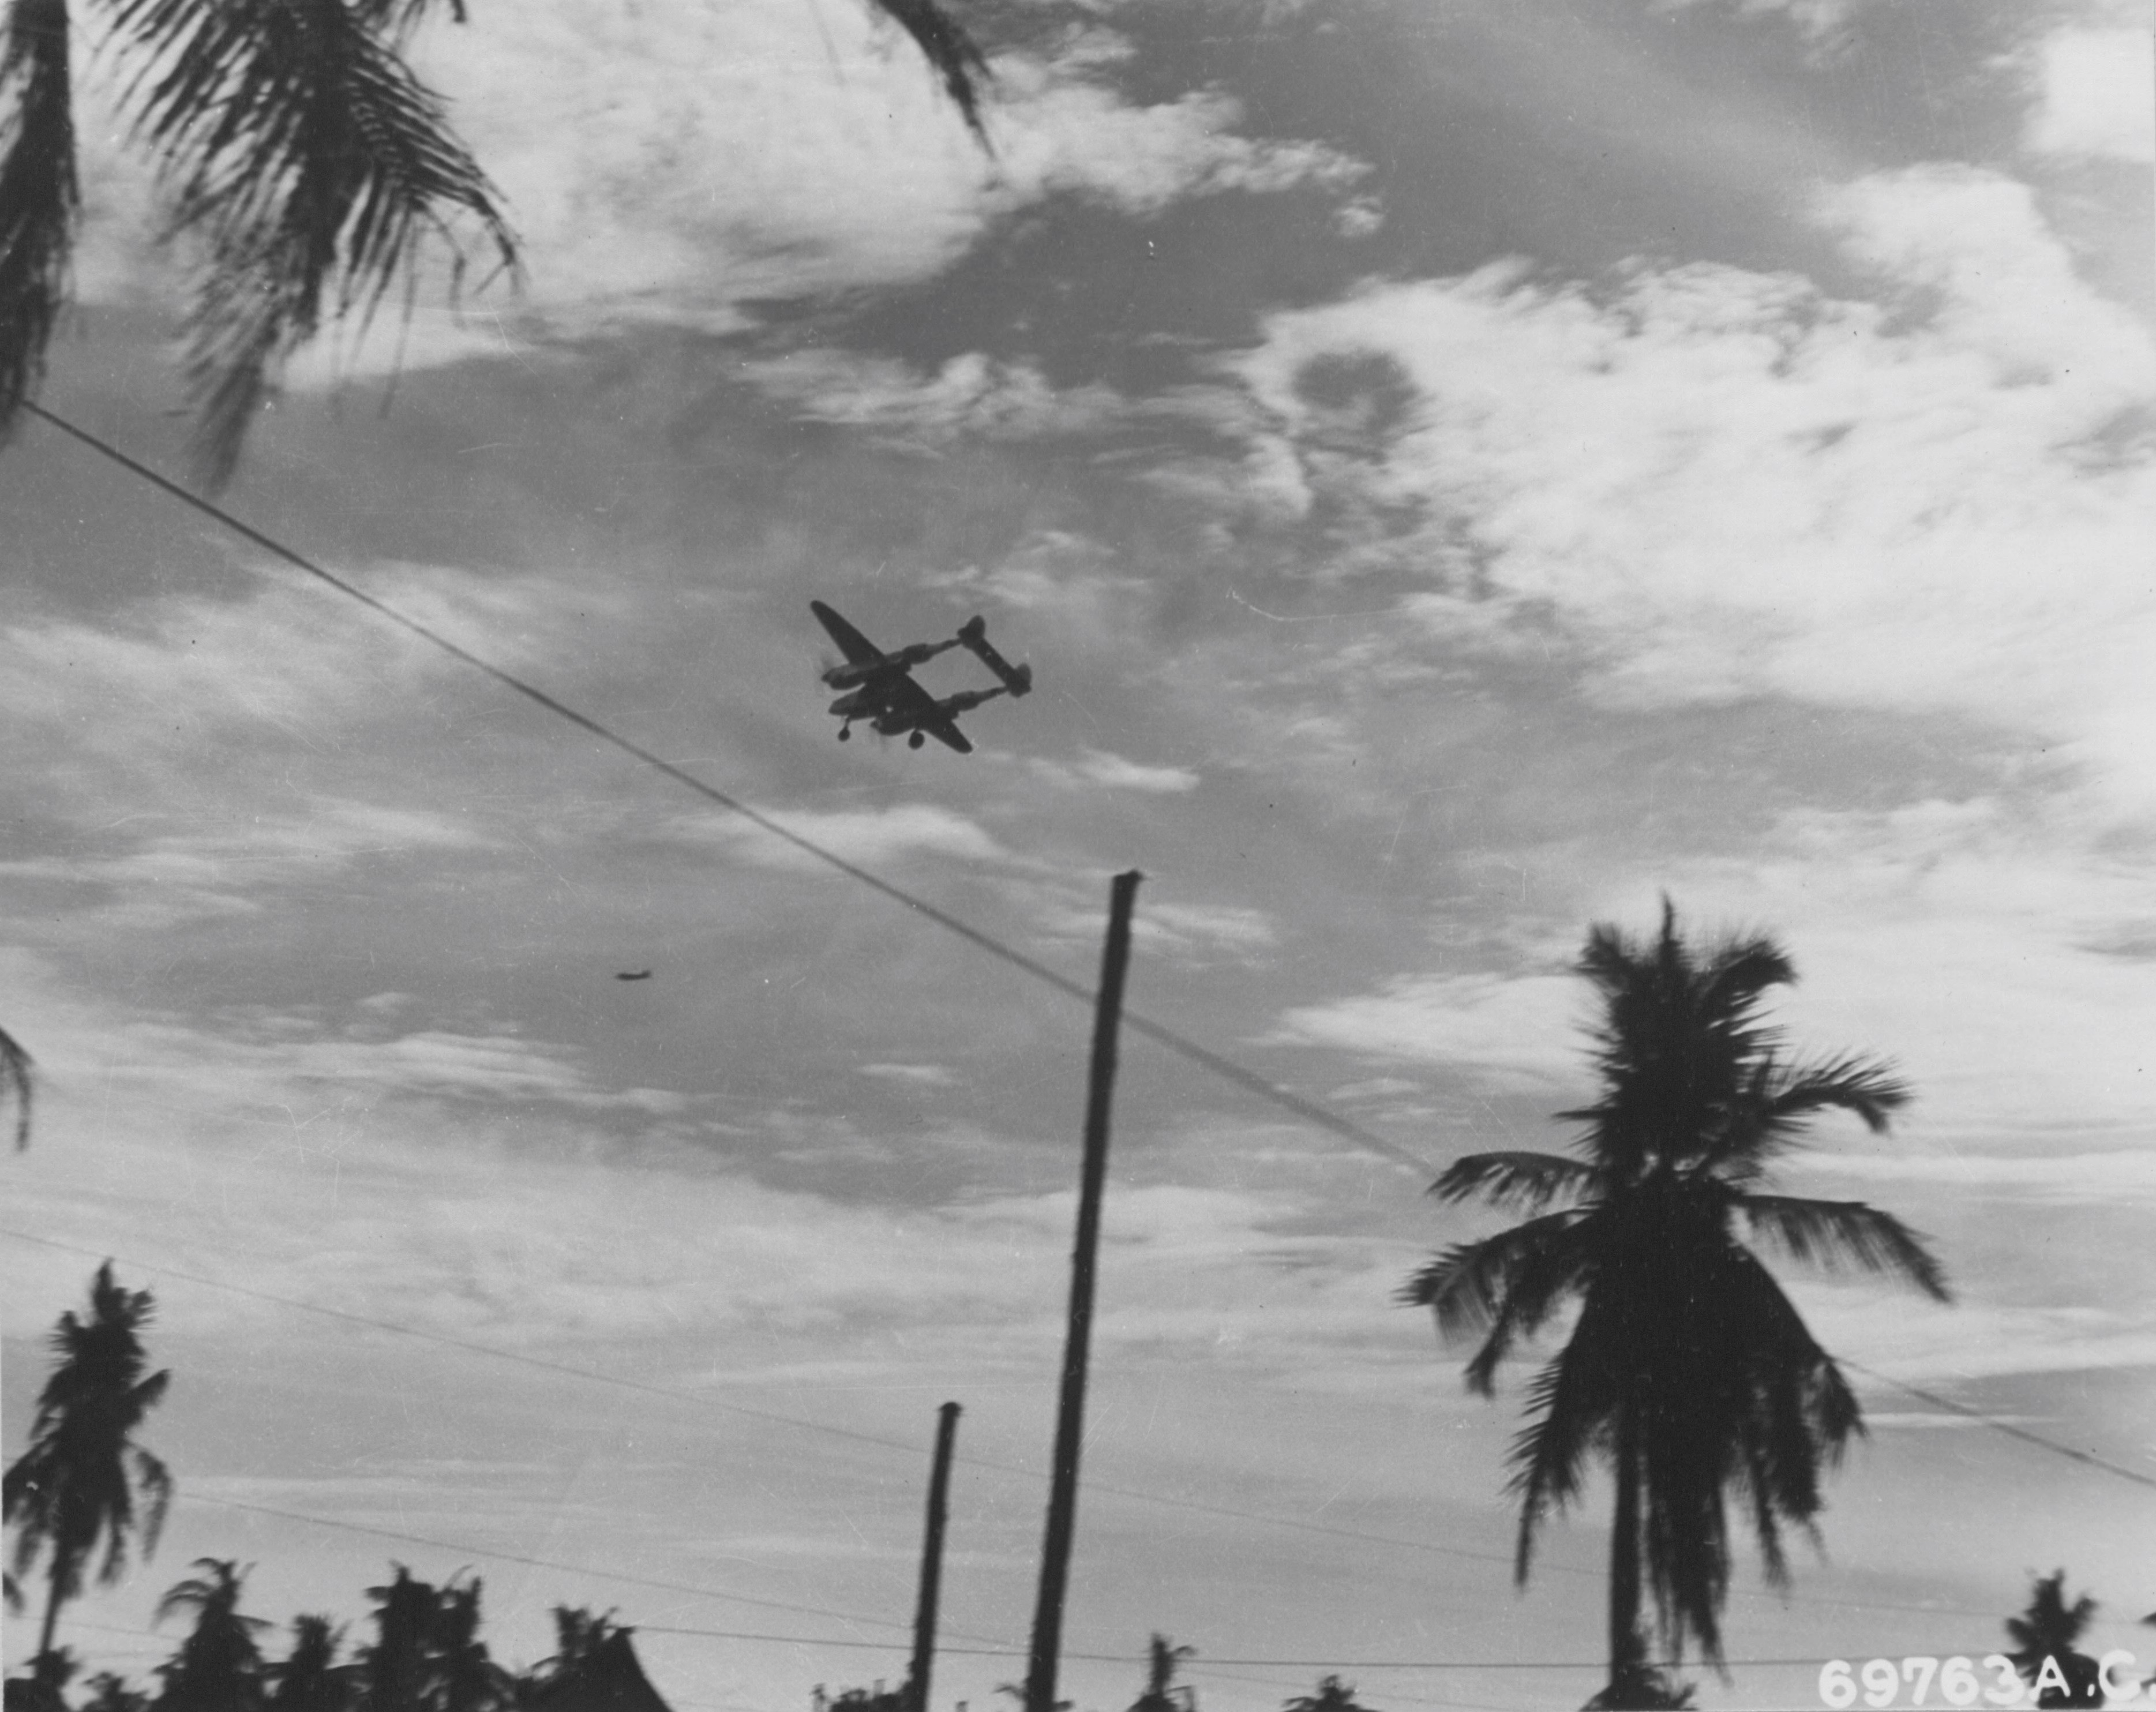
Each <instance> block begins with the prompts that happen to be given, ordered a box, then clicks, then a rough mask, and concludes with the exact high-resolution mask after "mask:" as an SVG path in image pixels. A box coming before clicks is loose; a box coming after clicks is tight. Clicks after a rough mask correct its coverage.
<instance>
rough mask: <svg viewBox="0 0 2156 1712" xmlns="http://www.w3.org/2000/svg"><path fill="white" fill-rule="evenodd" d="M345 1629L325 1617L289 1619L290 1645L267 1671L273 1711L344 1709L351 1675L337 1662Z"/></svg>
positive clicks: (331, 1711) (349, 1696) (338, 1711)
mask: <svg viewBox="0 0 2156 1712" xmlns="http://www.w3.org/2000/svg"><path fill="white" fill-rule="evenodd" d="M343 1640H344V1631H343V1630H342V1629H340V1628H337V1627H334V1626H333V1625H332V1624H331V1622H330V1620H329V1618H327V1617H316V1616H312V1615H305V1616H300V1617H294V1618H293V1619H292V1645H291V1649H290V1651H289V1652H287V1653H285V1656H284V1658H282V1659H280V1661H279V1662H278V1663H275V1664H273V1665H271V1666H270V1667H269V1669H268V1671H267V1673H266V1674H267V1676H268V1678H269V1698H268V1704H269V1705H270V1706H271V1707H273V1708H275V1712H344V1709H345V1708H346V1706H347V1705H349V1704H350V1703H351V1699H352V1693H351V1687H350V1679H349V1677H348V1676H347V1674H346V1671H345V1670H344V1669H343V1668H342V1667H341V1666H340V1665H339V1664H338V1663H337V1648H338V1647H339V1646H340V1645H341V1644H342V1643H343Z"/></svg>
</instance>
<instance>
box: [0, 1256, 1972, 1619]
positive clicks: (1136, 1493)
mask: <svg viewBox="0 0 2156 1712" xmlns="http://www.w3.org/2000/svg"><path fill="white" fill-rule="evenodd" d="M0 1236H12V1237H13V1238H14V1239H15V1240H16V1241H17V1242H33V1243H35V1244H37V1245H38V1247H43V1248H52V1249H57V1250H59V1252H62V1253H64V1254H79V1255H81V1256H83V1257H85V1258H87V1259H91V1260H95V1259H100V1258H104V1259H110V1260H115V1261H118V1262H121V1263H123V1264H125V1265H126V1266H128V1267H131V1268H133V1269H134V1270H136V1271H137V1272H150V1273H152V1274H155V1275H157V1276H159V1277H162V1278H178V1279H181V1280H182V1281H183V1282H185V1283H190V1284H199V1285H201V1286H203V1288H206V1289H212V1290H223V1291H225V1292H227V1293H230V1294H232V1295H235V1296H245V1297H248V1298H250V1299H252V1300H254V1301H257V1302H269V1303H275V1304H276V1305H277V1306H279V1307H280V1308H294V1309H296V1310H298V1311H299V1312H300V1313H302V1314H320V1315H321V1316H322V1317H324V1318H325V1319H336V1320H341V1321H344V1322H345V1323H346V1324H351V1325H362V1326H367V1327H369V1328H371V1329H374V1330H377V1331H385V1332H393V1333H394V1334H397V1335H398V1337H404V1338H412V1339H416V1340H417V1341H418V1342H421V1343H427V1344H441V1345H443V1346H444V1347H445V1348H448V1349H452V1350H465V1351H466V1352H468V1353H470V1354H471V1355H486V1356H490V1357H492V1358H493V1359H494V1360H497V1361H508V1362H513V1363H515V1364H516V1365H518V1366H520V1367H530V1368H534V1369H536V1370H539V1371H540V1372H542V1373H554V1374H560V1375H564V1376H565V1377H567V1378H570V1379H580V1380H586V1381H588V1382H589V1383H591V1384H593V1385H603V1386H615V1387H618V1388H619V1389H620V1390H623V1391H636V1392H639V1393H642V1394H643V1395H645V1396H655V1397H668V1398H671V1399H672V1400H674V1401H677V1402H685V1403H693V1404H697V1405H700V1406H702V1407H705V1408H709V1409H716V1410H720V1411H724V1412H726V1413H728V1414H733V1415H742V1416H747V1417H748V1418H750V1419H752V1420H756V1421H768V1422H773V1423H775V1424H777V1425H778V1426H781V1427H799V1428H802V1429H803V1430H805V1431H808V1432H820V1433H824V1434H826V1435H828V1436H829V1437H833V1438H840V1439H845V1440H848V1441H850V1442H853V1443H855V1444H865V1445H873V1446H875V1447H877V1448H879V1449H882V1450H894V1451H900V1452H904V1453H905V1454H906V1455H908V1456H918V1455H919V1454H920V1452H921V1447H920V1445H919V1444H917V1443H916V1442H912V1441H911V1440H906V1439H898V1438H886V1437H883V1436H882V1435H880V1434H878V1433H873V1432H860V1431H859V1430H858V1429H857V1428H855V1427H839V1426H837V1425H835V1424H834V1423H833V1422H825V1421H817V1420H814V1419H812V1418H810V1417H808V1416H800V1415H787V1414H782V1413H781V1412H779V1411H778V1410H775V1409H759V1408H757V1406H754V1405H753V1404H750V1403H737V1402H732V1401H728V1400H727V1399H726V1398H723V1397H715V1396H711V1395H710V1394H709V1393H707V1392H703V1391H683V1390H681V1389H680V1388H678V1387H676V1386H662V1385H653V1384H651V1383H650V1382H649V1381H648V1380H639V1379H629V1378H627V1377H625V1376H623V1375H615V1374H610V1373H600V1372H597V1371H595V1370H593V1369H590V1368H587V1367H577V1366H573V1365H571V1364H569V1363H568V1362H566V1361H552V1360H547V1358H546V1357H545V1356H542V1355H526V1354H524V1353H523V1352H521V1351H520V1350H503V1349H498V1348H496V1347H495V1345H493V1344H481V1343H477V1342H475V1341H473V1340H472V1339H468V1338H454V1337H450V1336H449V1335H447V1334H444V1333H441V1332H430V1331H423V1330H422V1329H420V1328H418V1327H417V1326H411V1325H405V1324H401V1323H399V1322H398V1321H396V1320H391V1319H377V1318H375V1317H374V1316H373V1315H372V1314H354V1313H352V1312H351V1311H350V1310H348V1309H346V1308H322V1307H318V1306H316V1304H315V1303H311V1302H301V1301H298V1300H296V1299H295V1298H292V1297H290V1296H278V1295H274V1294H272V1293H270V1292H269V1291H267V1290H257V1289H253V1288H249V1286H247V1285H244V1284H234V1283H226V1282H224V1281H223V1280H222V1279H219V1278H204V1277H203V1276H202V1275H201V1274H200V1273H198V1272H182V1271H181V1270H180V1269H179V1268H178V1267H169V1266H161V1265H158V1264H157V1263H155V1262H150V1261H145V1260H138V1259H136V1258H135V1257H132V1256H130V1255H125V1254H113V1253H111V1252H109V1251H107V1250H105V1249H100V1248H86V1247H83V1246H81V1245H80V1244H79V1243H74V1242H59V1241H58V1240H57V1239H56V1238H54V1237H51V1236H33V1235H32V1234H31V1233H30V1232H29V1231H18V1230H14V1229H13V1228H11V1227H9V1226H0ZM1848 1365H1851V1366H1852V1367H1853V1366H1855V1365H1856V1363H1855V1362H1850V1363H1848ZM1866 1371H1869V1370H1868V1369H1867V1370H1866ZM957 1460H958V1461H959V1463H962V1465H964V1466H965V1467H967V1468H978V1469H982V1470H984V1471H987V1472H990V1473H998V1474H1015V1475H1018V1476H1019V1477H1020V1478H1024V1479H1028V1480H1038V1479H1039V1478H1041V1473H1040V1470H1039V1469H1037V1468H1027V1467H1025V1466H1024V1465H1023V1464H1021V1463H1005V1462H1002V1461H998V1459H996V1458H991V1457H983V1456H978V1455H976V1454H974V1453H973V1452H964V1451H962V1452H959V1453H958V1457H957ZM1086 1490H1087V1491H1088V1492H1091V1493H1097V1494H1101V1495H1103V1496H1106V1497H1112V1498H1120V1499H1127V1500H1130V1501H1132V1502H1134V1503H1138V1504H1160V1505H1163V1506H1164V1507H1166V1508H1168V1509H1179V1510H1190V1511H1193V1512H1195V1513H1197V1514H1200V1515H1209V1516H1222V1517H1225V1518H1227V1519H1230V1520H1233V1521H1239V1522H1255V1523H1257V1524H1259V1525H1260V1526H1262V1527H1269V1528H1286V1529H1291V1530H1292V1531H1295V1532H1297V1533H1303V1534H1322V1535H1330V1536H1332V1538H1334V1539H1338V1540H1360V1541H1362V1542H1363V1543H1365V1544H1367V1545H1396V1546H1399V1547H1400V1548H1402V1549H1403V1550H1409V1551H1420V1552H1424V1553H1428V1554H1430V1555H1432V1556H1436V1557H1451V1558H1460V1559H1464V1560H1467V1561H1470V1562H1475V1563H1494V1564H1505V1565H1510V1564H1511V1563H1512V1554H1511V1553H1509V1552H1493V1551H1476V1550H1474V1549H1473V1548H1472V1547H1470V1546H1462V1545H1438V1544H1437V1543H1435V1541H1433V1540H1411V1539H1409V1538H1406V1537H1405V1536H1404V1535H1398V1534H1373V1533H1371V1532H1369V1531H1368V1529H1362V1528H1347V1527H1342V1526H1341V1525H1339V1524H1337V1523H1332V1522H1312V1521H1306V1520H1304V1519H1301V1518H1298V1517H1294V1516H1281V1515H1268V1514H1265V1513H1263V1512H1261V1511H1257V1510H1243V1509H1235V1508H1233V1507H1232V1506H1230V1505H1227V1504H1207V1503H1205V1502H1204V1500H1202V1499H1189V1498H1174V1497H1171V1496H1170V1495H1169V1494H1166V1493H1163V1492H1144V1491H1140V1490H1139V1489H1137V1488H1134V1487H1128V1486H1117V1485H1115V1484H1113V1483H1111V1482H1108V1481H1104V1480H1093V1481H1090V1482H1089V1483H1087V1486H1086ZM1542 1569H1543V1573H1544V1574H1546V1575H1563V1576H1587V1577H1589V1578H1591V1579H1595V1580H1599V1579H1600V1578H1601V1577H1602V1576H1603V1575H1604V1573H1605V1571H1603V1570H1601V1569H1599V1568H1597V1569H1590V1568H1588V1567H1585V1566H1584V1565H1577V1564H1568V1563H1557V1562H1549V1561H1545V1562H1543V1565H1542ZM1732 1592H1733V1593H1734V1595H1735V1596H1736V1597H1738V1598H1740V1599H1770V1598H1771V1599H1774V1600H1776V1601H1778V1602H1781V1603H1789V1602H1792V1601H1794V1603H1797V1604H1799V1605H1818V1606H1836V1607H1845V1608H1851V1609H1856V1610H1863V1611H1912V1612H1921V1613H1923V1614H1924V1615H1927V1616H1941V1617H1946V1616H1954V1617H1986V1616H1989V1614H1990V1613H1989V1612H1985V1611H1978V1610H1974V1609H1973V1608H1970V1607H1964V1606H1951V1605H1939V1604H1936V1603H1933V1604H1922V1605H1917V1604H1912V1603H1908V1602H1906V1601H1893V1600H1883V1599H1861V1600H1857V1599H1832V1598H1828V1597H1825V1596H1820V1595H1815V1594H1802V1593H1796V1594H1784V1593H1778V1592H1774V1591H1754V1590H1753V1589H1751V1588H1748V1587H1739V1588H1735V1589H1732Z"/></svg>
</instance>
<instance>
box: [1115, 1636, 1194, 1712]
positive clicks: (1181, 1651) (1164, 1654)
mask: <svg viewBox="0 0 2156 1712" xmlns="http://www.w3.org/2000/svg"><path fill="white" fill-rule="evenodd" d="M1197 1656H1198V1649H1197V1648H1195V1647H1176V1646H1171V1645H1170V1644H1169V1643H1168V1637H1167V1636H1166V1635H1155V1636H1154V1637H1152V1643H1151V1644H1150V1645H1149V1646H1148V1647H1147V1651H1146V1685H1145V1692H1144V1693H1143V1694H1140V1695H1139V1696H1138V1697H1137V1699H1135V1700H1133V1701H1132V1702H1131V1712H1196V1708H1197V1705H1198V1691H1197V1690H1196V1689H1193V1688H1192V1687H1191V1686H1190V1685H1189V1684H1188V1683H1183V1684H1178V1683H1177V1682H1176V1680H1175V1673H1176V1672H1177V1671H1178V1670H1180V1669H1181V1668H1183V1665H1184V1663H1186V1662H1187V1661H1188V1660H1190V1659H1192V1658H1196V1657H1197Z"/></svg>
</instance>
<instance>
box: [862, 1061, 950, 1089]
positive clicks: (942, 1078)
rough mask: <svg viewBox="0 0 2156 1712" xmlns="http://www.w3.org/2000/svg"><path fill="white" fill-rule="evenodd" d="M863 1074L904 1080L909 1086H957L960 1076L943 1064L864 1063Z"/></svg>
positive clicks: (883, 1078)
mask: <svg viewBox="0 0 2156 1712" xmlns="http://www.w3.org/2000/svg"><path fill="white" fill-rule="evenodd" d="M860 1073H861V1074H862V1075H863V1076H873V1077H876V1078H877V1079H878V1080H880V1081H884V1082H903V1083H905V1084H906V1086H907V1087H956V1086H957V1082H958V1078H957V1077H956V1076H954V1075H952V1072H950V1071H948V1070H947V1069H945V1068H944V1067H942V1065H941V1064H864V1065H862V1066H861V1067H860Z"/></svg>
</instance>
